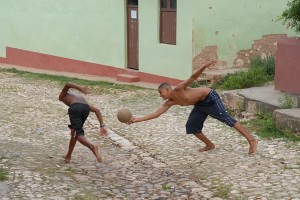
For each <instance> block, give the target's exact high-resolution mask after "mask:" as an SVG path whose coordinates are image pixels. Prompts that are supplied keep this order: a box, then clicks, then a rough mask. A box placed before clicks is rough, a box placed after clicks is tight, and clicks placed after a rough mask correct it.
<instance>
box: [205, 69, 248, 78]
mask: <svg viewBox="0 0 300 200" xmlns="http://www.w3.org/2000/svg"><path fill="white" fill-rule="evenodd" d="M245 70H247V68H232V69H220V70H209V69H206V70H205V71H204V72H203V73H202V77H205V78H208V79H210V80H218V79H221V78H224V77H225V76H226V75H227V74H234V73H236V72H238V71H245Z"/></svg>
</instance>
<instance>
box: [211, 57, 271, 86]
mask: <svg viewBox="0 0 300 200" xmlns="http://www.w3.org/2000/svg"><path fill="white" fill-rule="evenodd" d="M274 74H275V59H274V57H273V56H268V57H266V58H265V59H262V58H260V57H254V58H252V59H251V62H250V65H249V68H248V70H247V71H239V72H236V73H234V74H228V75H226V76H225V77H224V78H223V79H222V80H219V81H217V82H216V83H215V84H214V85H213V86H212V87H213V88H220V89H223V90H233V89H242V88H249V87H255V86H262V85H265V84H266V83H267V82H269V81H272V80H273V79H274Z"/></svg>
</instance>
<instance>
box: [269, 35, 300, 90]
mask: <svg viewBox="0 0 300 200" xmlns="http://www.w3.org/2000/svg"><path fill="white" fill-rule="evenodd" d="M277 48H278V50H277V54H276V66H275V89H276V90H280V91H283V92H289V93H294V94H300V38H281V39H279V40H278V43H277Z"/></svg>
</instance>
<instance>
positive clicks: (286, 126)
mask: <svg viewBox="0 0 300 200" xmlns="http://www.w3.org/2000/svg"><path fill="white" fill-rule="evenodd" d="M273 117H274V121H275V124H276V126H277V128H278V129H280V130H290V131H292V132H295V133H299V134H300V108H291V109H277V110H275V111H274V112H273Z"/></svg>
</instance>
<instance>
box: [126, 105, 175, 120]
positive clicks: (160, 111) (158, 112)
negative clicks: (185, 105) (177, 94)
mask: <svg viewBox="0 0 300 200" xmlns="http://www.w3.org/2000/svg"><path fill="white" fill-rule="evenodd" d="M171 106H172V104H171V103H170V102H169V101H167V102H166V103H164V105H163V106H162V107H160V108H158V109H157V110H156V111H155V112H153V113H151V114H149V115H145V116H143V117H138V118H132V119H131V121H130V123H136V122H142V121H147V120H150V119H154V118H157V117H159V116H160V115H161V114H163V113H165V112H166V111H167V110H168V109H169V108H170V107H171Z"/></svg>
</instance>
